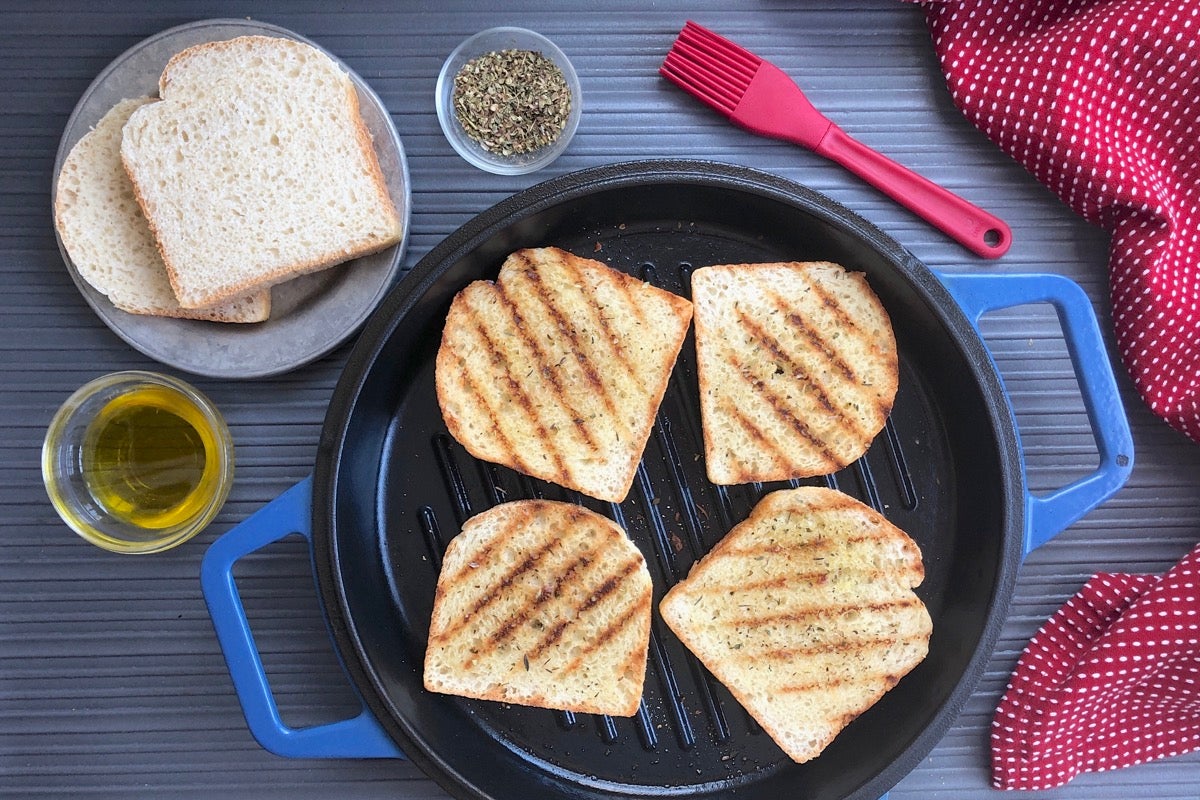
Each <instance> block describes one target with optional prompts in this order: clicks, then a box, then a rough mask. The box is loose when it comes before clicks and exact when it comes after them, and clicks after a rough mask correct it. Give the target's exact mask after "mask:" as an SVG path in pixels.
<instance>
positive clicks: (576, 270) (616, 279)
mask: <svg viewBox="0 0 1200 800" xmlns="http://www.w3.org/2000/svg"><path fill="white" fill-rule="evenodd" d="M558 263H559V264H560V265H562V267H563V269H564V270H565V271H568V272H570V275H571V283H572V284H575V285H577V287H584V285H586V284H587V277H586V276H584V275H583V270H582V269H581V267H580V265H578V264H577V263H576V261H575V260H572V259H571V258H564V259H562V260H559V261H558ZM628 277H629V276H628V275H625V273H624V272H620V271H619V270H617V271H614V273H613V276H612V281H610V282H608V285H611V287H614V288H616V289H617V290H618V291H619V293H620V295H622V297H623V299H624V300H625V307H626V309H628V311H629V312H630V313H632V315H634V317H636V318H637V321H638V323H643V324H644V323H646V309H644V308H642V306H641V303H638V302H637V299H636V297H635V296H634V293H632V290H631V288H630V284H629V281H628V279H625V278H628ZM593 308H594V311H595V315H594V319H595V321H596V323H598V327H599V330H607V329H608V327H610V326H608V325H607V323H606V321H605V319H604V317H602V315H601V314H600V307H599V305H595V303H588V311H593ZM608 343H610V344H611V345H612V349H613V353H614V354H616V356H617V361H619V362H620V366H622V367H624V369H625V372H626V373H628V374H629V377H630V378H632V379H634V380H637V369H635V367H634V360H632V359H630V357H629V354H628V353H625V348H624V345H623V344H622V342H620V339H613V338H610V339H608Z"/></svg>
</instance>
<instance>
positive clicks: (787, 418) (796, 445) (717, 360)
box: [692, 261, 899, 484]
mask: <svg viewBox="0 0 1200 800" xmlns="http://www.w3.org/2000/svg"><path fill="white" fill-rule="evenodd" d="M692 302H693V303H695V313H696V357H697V360H698V372H699V382H700V409H701V420H702V423H703V425H702V427H703V430H704V452H705V468H706V470H707V472H708V477H709V480H711V481H712V482H713V483H717V484H735V483H749V482H751V481H775V480H787V479H790V478H804V477H810V476H813V475H824V474H827V473H830V472H835V471H836V470H839V469H841V468H842V467H845V466H846V465H848V464H850V463H852V462H853V461H854V460H855V459H857V458H859V457H860V456H861V455H862V454H863V453H865V452H866V451H867V448H868V447H869V446H870V444H871V442H872V440H873V439H874V438H875V436H876V435H877V434H878V433H879V431H880V430H881V429H882V428H883V426H884V423H886V422H887V418H888V415H889V414H890V413H891V410H892V403H893V402H894V400H895V397H896V389H897V385H898V380H899V369H898V359H897V353H896V338H895V334H894V333H893V331H892V326H891V321H890V320H889V319H888V315H887V312H886V311H885V309H884V307H883V304H882V303H880V302H879V298H878V297H876V295H875V293H874V292H872V291H871V287H870V286H869V285H868V284H867V281H866V278H865V277H864V276H863V275H862V274H861V273H854V272H847V271H846V270H845V269H843V268H842V267H841V266H839V265H837V264H832V263H829V262H823V261H821V262H791V263H779V264H734V265H722V266H715V267H705V268H703V269H698V270H696V271H695V272H693V273H692Z"/></svg>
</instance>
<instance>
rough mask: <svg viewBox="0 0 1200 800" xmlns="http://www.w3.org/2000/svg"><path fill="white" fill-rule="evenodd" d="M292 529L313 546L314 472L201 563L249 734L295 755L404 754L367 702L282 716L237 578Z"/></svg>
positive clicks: (224, 538)
mask: <svg viewBox="0 0 1200 800" xmlns="http://www.w3.org/2000/svg"><path fill="white" fill-rule="evenodd" d="M293 534H300V535H301V536H303V537H304V538H305V539H307V540H308V545H309V548H310V550H311V548H312V478H311V477H309V478H306V479H305V480H303V481H301V482H300V483H297V484H296V485H295V486H293V487H292V488H290V489H288V490H287V491H286V492H284V493H283V494H281V495H279V497H277V498H275V499H274V500H272V501H271V502H270V503H268V504H267V505H266V506H264V507H263V508H261V509H260V510H259V511H257V512H256V513H255V514H254V515H253V516H251V517H250V518H248V519H247V520H245V521H244V522H242V523H241V524H240V525H238V526H237V527H235V528H233V529H232V530H230V531H229V532H228V533H226V534H225V535H224V536H222V537H221V538H219V539H217V540H216V541H215V542H213V543H212V545H211V546H210V547H209V548H208V552H207V553H205V554H204V561H203V562H202V563H201V565H200V585H201V588H202V589H203V590H204V599H205V601H206V602H207V603H208V611H209V614H210V615H211V616H212V621H213V627H214V628H215V629H216V631H217V640H218V641H219V642H220V644H221V650H222V651H224V653H225V663H226V664H228V665H229V674H230V676H231V677H232V678H233V686H234V689H235V690H236V691H237V695H238V699H239V700H240V701H241V703H242V711H243V713H245V715H246V723H247V725H248V726H249V727H250V732H251V733H252V734H254V738H255V739H257V740H258V742H259V744H261V745H262V746H263V747H265V748H266V749H267V750H269V751H271V752H272V753H275V754H276V755H280V756H285V757H288V758H403V757H404V754H403V753H402V752H400V750H399V749H398V748H397V747H396V743H395V742H393V741H392V739H391V738H390V737H389V736H388V734H387V733H386V732H385V731H384V730H383V728H382V727H381V726H380V724H379V722H378V721H377V720H376V719H375V717H374V716H373V715H372V714H371V712H370V711H369V710H368V709H367V707H366V705H365V704H364V705H363V709H362V711H361V712H360V713H359V714H358V716H355V717H352V718H350V719H345V720H340V721H338V722H331V723H328V724H325V725H315V726H312V727H308V728H291V727H288V726H287V725H285V724H284V723H283V720H282V719H281V718H280V716H279V709H278V707H277V706H276V704H275V698H274V696H273V695H272V693H271V687H270V684H269V683H268V682H267V674H266V671H265V670H264V669H263V663H262V659H261V658H260V657H259V654H258V646H257V645H256V644H255V643H254V636H253V634H252V633H251V632H250V624H249V621H248V620H247V619H246V610H245V608H244V607H243V606H242V600H241V596H240V595H239V594H238V590H237V585H236V583H235V582H234V579H233V565H234V564H235V563H236V562H237V561H238V560H239V559H241V558H242V557H243V556H247V555H249V554H251V553H253V552H255V551H256V550H261V549H262V548H264V547H266V546H267V545H269V544H272V543H274V542H277V541H279V540H281V539H284V538H286V537H288V536H291V535H293Z"/></svg>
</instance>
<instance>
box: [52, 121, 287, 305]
mask: <svg viewBox="0 0 1200 800" xmlns="http://www.w3.org/2000/svg"><path fill="white" fill-rule="evenodd" d="M151 102H153V98H150V97H137V98H130V99H126V100H122V101H121V102H119V103H117V104H116V105H115V106H113V107H112V108H111V109H110V110H109V111H108V113H106V114H105V115H104V116H103V117H102V118H101V119H100V121H99V122H98V123H96V127H95V128H93V129H92V130H90V131H88V132H87V133H86V134H84V136H83V138H81V139H80V140H79V141H78V142H77V143H76V144H75V146H74V147H72V148H71V152H70V153H69V154H68V155H67V157H66V159H65V160H64V161H63V165H62V170H61V171H60V173H59V176H58V186H57V189H56V191H55V195H54V224H55V226H56V227H57V228H58V234H59V236H61V237H62V242H63V246H64V247H65V248H66V249H67V254H68V255H70V257H71V261H72V262H73V263H74V264H75V269H76V270H77V271H78V273H79V276H80V277H81V278H83V279H84V280H85V281H87V282H88V283H89V284H91V285H92V286H93V287H94V288H95V289H96V290H97V291H98V292H100V293H101V294H103V295H105V296H106V297H108V299H109V300H110V301H111V302H112V304H113V305H114V306H116V307H117V308H119V309H121V310H122V311H128V312H129V313H131V314H148V315H152V316H160V317H181V318H185V319H202V320H212V321H216V322H261V321H262V320H265V319H266V318H267V317H268V316H269V315H270V313H271V293H270V291H269V290H261V291H257V292H254V293H253V294H251V295H249V296H247V297H239V298H235V299H233V300H230V301H228V302H225V303H221V304H218V305H216V306H213V307H211V308H202V309H187V308H183V307H182V306H180V305H179V301H178V300H177V299H176V298H175V293H174V292H173V291H172V290H171V283H170V281H168V280H167V270H166V267H164V266H163V262H162V259H161V258H160V257H159V255H158V246H157V245H156V244H155V242H154V236H153V235H152V234H151V233H150V226H149V225H148V224H147V223H146V218H145V217H144V216H143V215H142V210H141V209H140V208H139V207H138V204H137V200H136V199H135V198H134V196H133V185H132V184H130V182H129V176H128V175H126V174H125V168H124V167H123V166H122V165H121V129H122V128H123V127H124V125H125V122H126V121H127V120H128V119H129V116H130V115H131V114H132V113H133V112H134V111H135V110H137V109H138V108H141V107H142V106H144V105H146V104H147V103H151Z"/></svg>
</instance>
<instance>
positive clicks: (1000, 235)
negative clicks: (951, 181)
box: [659, 21, 1012, 258]
mask: <svg viewBox="0 0 1200 800" xmlns="http://www.w3.org/2000/svg"><path fill="white" fill-rule="evenodd" d="M659 73H660V74H661V75H662V76H663V77H665V78H666V79H667V80H669V81H671V82H672V83H674V84H675V85H677V86H679V87H680V88H682V89H683V90H684V91H686V92H688V93H689V94H692V95H694V96H695V97H697V98H699V99H700V100H703V101H704V102H705V103H707V104H708V105H710V106H712V107H713V108H715V109H716V110H717V111H720V112H721V113H722V114H724V115H725V116H727V117H728V118H729V119H730V120H732V121H733V122H734V123H736V124H738V125H740V126H742V127H743V128H745V129H747V130H749V131H752V132H753V133H757V134H759V135H761V136H769V137H771V138H775V139H784V140H786V141H789V142H794V143H795V144H798V145H802V146H804V147H807V148H808V149H810V150H812V151H814V152H816V153H819V154H820V155H823V156H825V157H826V158H828V159H830V160H831V161H835V162H837V163H838V164H841V165H842V166H843V167H845V168H846V169H848V170H850V171H851V172H853V173H854V174H855V175H858V176H859V177H860V178H862V179H863V180H865V181H867V182H868V183H870V184H871V185H872V186H874V187H875V188H877V189H879V190H880V191H882V192H883V193H884V194H886V195H888V196H889V197H891V198H892V199H893V200H895V201H897V202H898V203H900V204H902V205H903V206H905V207H906V208H908V209H909V210H910V211H912V212H913V213H915V214H918V215H920V216H921V217H922V218H924V219H925V220H926V221H928V222H929V223H930V224H932V225H933V226H935V227H936V228H938V229H939V230H941V231H943V232H944V233H946V234H947V235H948V236H950V237H951V238H952V239H954V240H955V241H957V242H959V243H960V244H962V245H963V246H964V247H966V248H967V249H968V250H970V251H971V252H973V253H975V254H976V255H980V256H983V257H985V258H997V257H999V256H1002V255H1004V253H1005V252H1006V251H1007V250H1008V247H1009V245H1010V244H1011V243H1012V232H1011V231H1010V230H1009V229H1008V226H1007V225H1005V224H1004V222H1003V220H1001V219H999V218H997V217H995V216H993V215H992V214H989V213H988V212H986V211H984V210H983V209H981V208H979V207H978V206H975V205H972V204H971V203H968V202H967V201H966V200H964V199H962V198H961V197H959V196H958V195H956V194H954V193H952V192H949V191H947V190H946V189H943V188H942V187H940V186H938V185H937V184H936V183H933V182H932V181H930V180H927V179H926V178H923V177H921V176H920V175H918V174H917V173H915V172H912V171H911V170H909V169H908V168H906V167H903V166H901V165H900V164H897V163H896V162H895V161H892V160H891V159H890V158H888V157H887V156H885V155H882V154H881V153H877V152H875V151H874V150H872V149H871V148H869V147H867V146H866V145H864V144H862V143H860V142H858V141H856V140H855V139H852V138H851V137H850V136H849V135H848V134H847V133H846V132H845V131H843V130H842V129H841V128H839V127H838V126H837V125H835V124H833V122H832V121H831V120H830V119H829V118H828V117H826V116H825V115H823V114H822V113H821V112H820V111H817V109H815V108H814V107H813V105H812V103H810V102H809V101H808V98H807V97H805V96H804V93H803V92H802V91H801V90H800V87H799V86H797V85H796V83H795V82H794V81H793V80H792V79H791V78H789V77H788V76H787V74H786V73H784V72H783V71H782V70H780V69H779V68H778V67H776V66H775V65H774V64H771V63H770V62H768V61H764V60H762V59H761V58H759V57H758V56H756V55H754V54H753V53H751V52H750V51H749V50H746V49H745V48H743V47H741V46H739V45H736V44H734V43H733V42H731V41H729V40H728V39H726V38H724V37H723V36H719V35H717V34H715V33H713V32H712V31H710V30H708V29H707V28H704V27H701V26H700V25H697V24H696V23H694V22H691V21H689V22H688V23H687V24H686V25H684V27H683V30H682V31H680V33H679V38H677V39H676V40H675V44H674V45H672V47H671V50H670V52H669V53H667V58H666V60H665V61H663V65H662V67H661V68H660V69H659Z"/></svg>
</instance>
